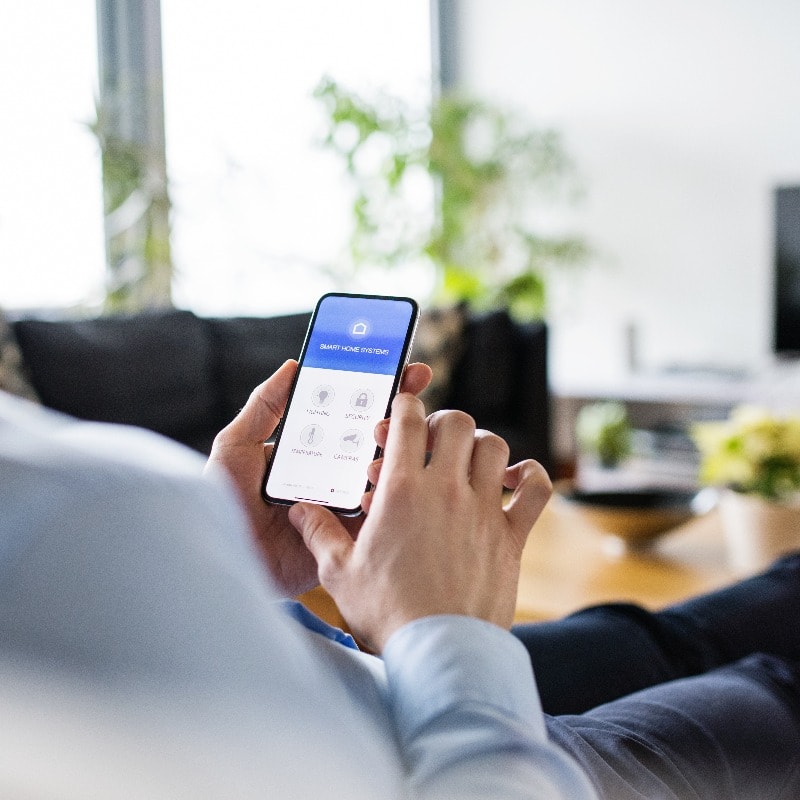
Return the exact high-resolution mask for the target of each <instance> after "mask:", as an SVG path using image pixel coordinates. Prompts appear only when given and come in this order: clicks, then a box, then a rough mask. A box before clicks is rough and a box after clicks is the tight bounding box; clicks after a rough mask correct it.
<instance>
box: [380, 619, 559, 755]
mask: <svg viewBox="0 0 800 800" xmlns="http://www.w3.org/2000/svg"><path fill="white" fill-rule="evenodd" d="M383 660H384V663H385V665H386V673H387V677H388V679H389V691H390V698H391V702H392V706H393V712H394V715H395V721H396V724H397V726H398V732H399V733H400V735H401V737H403V738H405V737H407V736H413V735H414V732H415V731H416V730H418V729H419V728H420V727H422V726H424V725H426V724H428V723H429V722H430V721H431V720H432V719H434V718H435V717H437V716H438V715H440V714H442V713H444V712H445V711H448V710H450V709H452V708H453V707H458V706H464V705H477V706H483V707H491V708H493V709H494V710H495V711H497V712H500V713H502V714H503V715H505V716H508V717H510V718H513V719H516V720H518V721H521V722H523V723H524V724H525V725H526V726H527V727H528V731H529V734H530V735H532V736H533V737H534V738H536V739H538V740H540V741H543V740H545V739H546V738H547V734H546V730H545V725H544V717H543V715H542V708H541V703H540V700H539V693H538V691H537V689H536V683H535V681H534V678H533V670H532V668H531V662H530V658H529V656H528V652H527V650H525V647H524V646H523V645H522V643H521V642H520V641H519V640H518V639H517V638H516V637H514V636H513V635H512V634H511V633H509V632H508V631H506V630H503V629H502V628H499V627H498V626H496V625H492V624H491V623H488V622H484V621H482V620H478V619H473V618H471V617H462V616H453V615H438V616H432V617H424V618H422V619H418V620H415V621H414V622H411V623H409V624H408V625H405V626H403V627H402V628H400V630H398V631H396V632H395V633H394V634H393V635H392V636H391V638H390V639H389V641H388V642H387V644H386V646H385V647H384V650H383Z"/></svg>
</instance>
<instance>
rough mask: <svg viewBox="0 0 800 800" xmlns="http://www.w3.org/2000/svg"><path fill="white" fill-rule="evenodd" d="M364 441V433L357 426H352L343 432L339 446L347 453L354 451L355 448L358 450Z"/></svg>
mask: <svg viewBox="0 0 800 800" xmlns="http://www.w3.org/2000/svg"><path fill="white" fill-rule="evenodd" d="M363 441H364V434H363V432H362V431H360V430H357V429H356V428H350V430H347V431H345V432H344V433H343V434H342V437H341V439H339V447H341V448H342V450H344V451H345V453H352V452H353V451H355V450H358V448H359V447H361V443H362V442H363Z"/></svg>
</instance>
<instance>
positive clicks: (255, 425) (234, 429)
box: [217, 360, 297, 444]
mask: <svg viewBox="0 0 800 800" xmlns="http://www.w3.org/2000/svg"><path fill="white" fill-rule="evenodd" d="M296 372H297V362H296V361H293V360H290V361H286V362H285V363H284V364H283V365H282V366H281V367H280V368H279V369H278V370H277V371H276V372H275V373H274V374H273V375H272V376H271V377H269V378H267V380H265V381H264V382H263V383H262V384H259V385H258V386H256V388H255V389H253V391H252V392H251V393H250V397H249V398H248V400H247V403H245V405H244V408H243V409H242V410H241V411H240V412H239V414H238V415H237V416H236V418H235V419H234V420H233V421H232V422H231V423H230V424H229V425H228V426H227V427H226V428H225V429H224V430H223V431H222V432H221V433H220V434H219V436H218V437H217V438H218V439H219V440H221V443H224V444H252V443H253V442H254V441H255V442H263V441H264V440H265V439H267V438H269V437H270V436H271V435H272V434H273V433H274V432H275V428H277V427H278V423H279V422H280V419H281V416H282V415H283V412H284V409H285V408H286V401H287V400H288V399H289V390H290V389H291V387H292V381H293V380H294V376H295V373H296Z"/></svg>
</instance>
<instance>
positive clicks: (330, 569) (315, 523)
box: [289, 503, 353, 587]
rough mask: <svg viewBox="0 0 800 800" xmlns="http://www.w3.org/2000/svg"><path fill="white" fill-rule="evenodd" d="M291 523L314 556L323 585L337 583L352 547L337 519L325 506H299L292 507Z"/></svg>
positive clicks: (348, 536)
mask: <svg viewBox="0 0 800 800" xmlns="http://www.w3.org/2000/svg"><path fill="white" fill-rule="evenodd" d="M289 522H291V523H292V525H293V526H294V527H295V529H296V530H297V532H298V533H299V534H300V535H301V536H302V537H303V541H304V542H305V545H306V547H307V548H308V549H309V551H310V552H311V555H313V556H314V558H315V560H316V562H317V567H318V570H319V580H320V583H321V584H322V585H323V586H326V587H328V586H330V585H331V584H334V583H335V582H336V579H337V576H338V574H339V572H340V570H341V569H342V567H343V565H344V564H345V563H346V561H347V558H348V556H349V554H350V551H351V550H352V548H353V540H352V538H351V537H350V534H349V533H348V532H347V530H346V529H345V527H344V526H343V525H342V523H341V522H339V520H338V519H337V518H336V516H335V515H334V514H333V513H332V512H330V511H329V510H328V509H327V508H324V507H323V506H318V505H314V504H313V503H297V504H295V505H293V506H291V507H290V508H289Z"/></svg>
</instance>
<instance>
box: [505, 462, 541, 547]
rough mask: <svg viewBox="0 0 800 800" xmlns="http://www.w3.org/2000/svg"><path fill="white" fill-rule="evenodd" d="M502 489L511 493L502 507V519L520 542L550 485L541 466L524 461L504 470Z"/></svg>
mask: <svg viewBox="0 0 800 800" xmlns="http://www.w3.org/2000/svg"><path fill="white" fill-rule="evenodd" d="M506 486H507V487H508V488H509V489H513V490H514V493H513V494H512V495H511V500H509V502H508V503H507V504H506V507H505V513H506V518H507V519H508V521H509V524H510V525H511V527H512V528H513V529H514V531H515V532H516V533H517V534H518V536H520V537H521V541H522V543H524V541H525V539H526V538H527V536H528V534H529V533H530V530H531V528H532V527H533V524H534V522H536V520H537V519H538V518H539V515H540V514H541V513H542V510H543V509H544V507H545V506H546V505H547V502H548V500H549V499H550V496H551V494H552V493H553V484H552V483H551V482H550V477H549V476H548V474H547V471H546V470H545V468H544V467H543V466H542V465H541V464H539V463H538V462H537V461H531V460H528V461H522V462H520V463H519V464H515V465H514V466H513V467H509V468H508V469H507V470H506Z"/></svg>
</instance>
